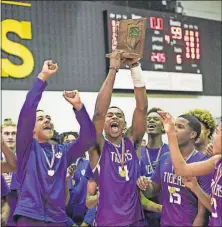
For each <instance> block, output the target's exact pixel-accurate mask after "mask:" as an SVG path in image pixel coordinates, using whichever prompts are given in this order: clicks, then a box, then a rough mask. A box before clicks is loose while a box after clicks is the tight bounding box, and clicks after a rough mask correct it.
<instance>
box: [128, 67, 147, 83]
mask: <svg viewBox="0 0 222 227" xmlns="http://www.w3.org/2000/svg"><path fill="white" fill-rule="evenodd" d="M130 70H131V76H132V79H133V84H134V87H145V82H144V80H143V77H142V69H141V65H140V64H139V65H138V66H136V67H133V68H130Z"/></svg>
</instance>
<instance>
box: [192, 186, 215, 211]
mask: <svg viewBox="0 0 222 227" xmlns="http://www.w3.org/2000/svg"><path fill="white" fill-rule="evenodd" d="M191 190H192V191H193V193H194V194H195V195H196V196H197V198H198V200H199V201H200V202H201V203H202V204H203V205H204V207H206V208H207V209H208V210H209V211H210V212H211V204H210V196H209V195H208V194H206V193H205V192H204V191H203V190H202V189H201V187H200V186H199V184H198V185H197V186H196V187H194V188H193V189H191Z"/></svg>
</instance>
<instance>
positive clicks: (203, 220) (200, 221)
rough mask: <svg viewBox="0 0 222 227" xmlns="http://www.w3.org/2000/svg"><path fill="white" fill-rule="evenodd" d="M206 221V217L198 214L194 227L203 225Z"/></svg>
mask: <svg viewBox="0 0 222 227" xmlns="http://www.w3.org/2000/svg"><path fill="white" fill-rule="evenodd" d="M204 223H205V219H204V217H202V216H198V215H197V216H196V218H195V219H194V222H193V225H192V226H193V227H203V226H204Z"/></svg>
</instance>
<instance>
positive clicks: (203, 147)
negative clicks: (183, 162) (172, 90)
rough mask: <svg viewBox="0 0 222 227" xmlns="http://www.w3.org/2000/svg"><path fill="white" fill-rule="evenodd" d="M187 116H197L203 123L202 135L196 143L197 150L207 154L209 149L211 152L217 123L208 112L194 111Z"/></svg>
mask: <svg viewBox="0 0 222 227" xmlns="http://www.w3.org/2000/svg"><path fill="white" fill-rule="evenodd" d="M187 114H190V115H193V116H195V117H196V118H197V119H198V120H199V121H200V123H201V134H200V137H199V138H198V139H197V140H196V142H195V147H196V150H198V151H200V152H203V154H207V149H208V150H209V151H210V143H211V139H212V135H213V133H214V131H215V128H216V121H215V119H214V117H213V116H212V114H211V113H210V112H209V111H208V110H202V109H193V110H190V111H189V112H188V113H187Z"/></svg>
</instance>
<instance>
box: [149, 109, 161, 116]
mask: <svg viewBox="0 0 222 227" xmlns="http://www.w3.org/2000/svg"><path fill="white" fill-rule="evenodd" d="M158 111H163V109H161V108H159V107H153V108H151V109H150V110H149V111H148V112H147V116H148V115H149V114H150V113H158Z"/></svg>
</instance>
